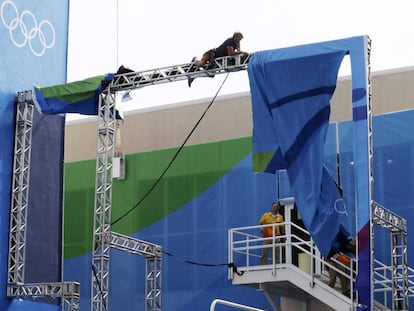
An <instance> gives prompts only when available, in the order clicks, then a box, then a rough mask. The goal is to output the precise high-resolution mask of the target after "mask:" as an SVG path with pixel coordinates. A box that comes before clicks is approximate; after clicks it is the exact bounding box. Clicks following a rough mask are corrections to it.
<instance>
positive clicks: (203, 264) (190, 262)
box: [162, 251, 244, 275]
mask: <svg viewBox="0 0 414 311" xmlns="http://www.w3.org/2000/svg"><path fill="white" fill-rule="evenodd" d="M162 252H163V253H164V254H165V255H168V256H170V257H172V258H174V259H175V260H178V261H181V262H184V263H188V264H191V265H196V266H203V267H221V266H227V267H229V268H232V269H233V272H234V273H237V274H238V275H243V273H244V271H242V272H239V271H237V266H236V265H235V264H234V263H232V262H230V263H219V264H210V263H200V262H195V261H191V260H187V259H183V258H179V257H176V256H174V255H173V254H171V253H169V252H167V251H162Z"/></svg>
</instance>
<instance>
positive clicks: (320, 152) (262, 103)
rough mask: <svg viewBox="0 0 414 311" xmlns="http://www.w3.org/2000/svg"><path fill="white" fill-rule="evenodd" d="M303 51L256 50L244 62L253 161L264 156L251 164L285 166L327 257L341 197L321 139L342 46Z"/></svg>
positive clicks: (270, 168) (338, 220)
mask: <svg viewBox="0 0 414 311" xmlns="http://www.w3.org/2000/svg"><path fill="white" fill-rule="evenodd" d="M305 50H307V51H306V53H304V55H303V56H299V55H298V54H297V53H290V51H293V49H292V50H290V49H281V50H273V51H264V52H259V53H256V54H254V56H253V57H252V59H251V61H250V63H249V67H248V72H249V78H250V88H251V94H252V105H253V124H254V125H253V127H254V130H253V152H254V154H255V156H256V158H255V160H257V159H258V158H260V157H261V155H264V156H263V157H262V159H260V160H259V161H257V163H254V165H255V169H256V170H260V169H262V170H263V171H265V172H269V173H275V171H276V170H277V169H287V173H288V176H289V181H290V184H291V187H292V193H293V195H294V196H295V199H296V204H297V206H298V209H299V211H300V213H301V215H302V218H303V221H304V223H305V225H306V227H307V229H308V230H309V231H310V233H311V235H312V237H313V238H314V240H315V242H316V244H317V245H318V248H319V249H320V251H321V253H322V254H323V255H324V256H325V257H327V256H328V254H329V251H330V249H331V246H332V242H333V241H334V239H335V237H336V234H337V232H338V230H339V226H340V224H341V217H340V216H341V214H340V213H338V212H337V210H336V208H335V206H336V203H337V201H338V200H341V198H340V194H339V191H338V189H337V187H336V185H335V182H334V180H333V179H332V178H331V176H330V175H329V174H328V172H327V170H326V168H324V165H323V158H324V143H325V139H326V133H327V128H328V123H329V115H330V99H331V97H332V94H333V92H334V90H335V87H336V80H337V74H338V70H339V66H340V64H341V62H342V59H343V57H344V55H345V54H346V51H345V50H343V49H332V48H326V47H323V46H322V47H321V48H319V47H314V48H313V49H305ZM304 52H305V51H304ZM291 54H293V56H294V57H291ZM267 161H268V162H267ZM266 162H267V163H266ZM258 163H259V164H258ZM260 166H261V167H260Z"/></svg>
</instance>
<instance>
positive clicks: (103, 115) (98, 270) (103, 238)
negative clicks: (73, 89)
mask: <svg viewBox="0 0 414 311" xmlns="http://www.w3.org/2000/svg"><path fill="white" fill-rule="evenodd" d="M115 113H116V112H115V96H114V94H112V93H106V94H101V95H100V96H99V107H98V141H97V151H96V155H97V157H96V180H95V185H96V189H95V208H94V221H93V244H92V247H93V250H92V281H91V310H92V311H105V310H108V306H109V304H108V303H109V264H110V241H109V239H108V238H109V236H110V233H111V206H112V158H113V156H114V134H115V120H116V116H115Z"/></svg>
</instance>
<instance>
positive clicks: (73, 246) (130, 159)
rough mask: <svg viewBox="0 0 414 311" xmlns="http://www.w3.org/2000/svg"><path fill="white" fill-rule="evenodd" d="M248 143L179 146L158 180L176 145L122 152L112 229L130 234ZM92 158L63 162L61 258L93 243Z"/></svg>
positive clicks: (228, 164) (202, 184)
mask: <svg viewBox="0 0 414 311" xmlns="http://www.w3.org/2000/svg"><path fill="white" fill-rule="evenodd" d="M251 146H252V140H251V137H246V138H240V139H234V140H228V141H221V142H214V143H206V144H200V145H192V146H188V147H184V148H183V149H182V150H181V152H180V153H179V155H178V156H177V157H176V159H175V161H174V162H173V163H172V165H171V166H170V167H169V169H168V171H167V172H166V174H165V175H164V176H163V178H162V179H161V180H160V181H159V182H157V181H158V179H159V177H160V176H161V175H162V173H163V171H164V170H165V169H166V167H167V166H168V165H169V163H170V162H171V160H172V159H173V157H174V155H175V154H176V153H177V151H178V148H173V149H165V150H157V151H151V152H145V153H138V154H130V155H127V156H126V157H125V161H126V178H125V179H124V180H116V179H114V183H113V198H112V222H113V223H114V224H113V227H112V229H113V231H116V232H119V233H123V234H131V233H133V232H136V231H138V230H140V229H142V228H144V227H146V226H148V225H150V224H152V223H154V222H156V221H158V220H160V219H162V218H163V217H165V216H167V215H169V214H170V213H172V212H174V211H175V210H177V209H178V208H180V207H181V206H182V205H184V204H185V203H187V202H189V201H190V200H192V199H194V198H195V197H196V196H197V195H199V194H200V193H201V192H203V191H204V190H206V189H207V188H208V187H209V186H210V185H212V184H213V183H215V182H216V181H217V180H218V179H219V178H220V177H221V176H223V175H224V174H225V173H227V172H228V171H229V170H231V169H232V168H233V167H234V166H235V165H236V164H237V163H239V162H240V161H241V160H242V159H243V158H244V157H246V156H247V155H248V154H249V153H250V152H251ZM95 163H96V162H95V161H94V160H89V161H80V162H72V163H66V164H65V225H64V226H65V239H64V245H65V247H64V254H65V259H68V258H72V257H75V256H79V255H82V254H85V253H88V252H90V251H91V249H92V245H91V244H92V230H93V229H92V227H93V210H94V200H95V171H96V168H95V165H96V164H95ZM156 183H157V184H156ZM154 184H156V185H155V187H154ZM151 188H153V190H152V191H151V192H150V193H148V192H149V191H150V190H151ZM144 196H145V198H144ZM143 198H144V199H143ZM139 202H140V203H139ZM138 203H139V204H138ZM124 215H125V216H124Z"/></svg>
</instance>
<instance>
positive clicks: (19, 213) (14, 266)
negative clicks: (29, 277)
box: [8, 91, 34, 285]
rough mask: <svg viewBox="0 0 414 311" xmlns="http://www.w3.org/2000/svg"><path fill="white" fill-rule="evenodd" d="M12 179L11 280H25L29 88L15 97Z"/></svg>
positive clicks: (32, 105) (16, 282) (28, 165)
mask: <svg viewBox="0 0 414 311" xmlns="http://www.w3.org/2000/svg"><path fill="white" fill-rule="evenodd" d="M15 103H16V126H15V134H14V135H15V136H14V160H13V181H12V193H11V206H10V235H9V259H8V283H9V284H14V285H17V284H23V283H24V265H25V261H26V229H27V226H26V223H27V209H28V206H29V204H28V201H29V179H30V158H31V146H32V125H33V124H32V122H33V108H34V103H33V98H32V93H31V92H30V91H27V92H19V93H18V94H17V98H16V101H15Z"/></svg>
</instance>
